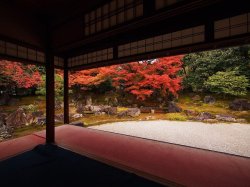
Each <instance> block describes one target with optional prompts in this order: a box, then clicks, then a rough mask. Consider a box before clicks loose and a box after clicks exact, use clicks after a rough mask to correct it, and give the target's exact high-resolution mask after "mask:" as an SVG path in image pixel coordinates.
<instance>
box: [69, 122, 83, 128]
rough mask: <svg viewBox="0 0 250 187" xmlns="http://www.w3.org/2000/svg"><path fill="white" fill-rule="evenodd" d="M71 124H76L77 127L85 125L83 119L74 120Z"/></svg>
mask: <svg viewBox="0 0 250 187" xmlns="http://www.w3.org/2000/svg"><path fill="white" fill-rule="evenodd" d="M69 125H74V126H77V127H84V123H83V122H81V121H74V122H71V123H69Z"/></svg>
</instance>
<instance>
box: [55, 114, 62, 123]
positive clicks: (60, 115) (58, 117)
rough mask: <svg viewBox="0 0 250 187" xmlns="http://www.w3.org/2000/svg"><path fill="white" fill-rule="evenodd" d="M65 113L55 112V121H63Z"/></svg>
mask: <svg viewBox="0 0 250 187" xmlns="http://www.w3.org/2000/svg"><path fill="white" fill-rule="evenodd" d="M63 120H64V115H63V114H55V122H63Z"/></svg>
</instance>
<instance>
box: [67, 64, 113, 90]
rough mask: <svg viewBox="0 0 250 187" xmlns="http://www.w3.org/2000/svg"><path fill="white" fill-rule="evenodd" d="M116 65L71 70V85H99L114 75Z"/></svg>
mask: <svg viewBox="0 0 250 187" xmlns="http://www.w3.org/2000/svg"><path fill="white" fill-rule="evenodd" d="M113 68H114V66H110V67H102V68H95V69H89V70H81V71H75V72H71V73H70V75H69V86H70V87H71V86H74V85H82V86H85V87H88V86H92V85H99V84H101V83H102V82H104V81H106V80H107V79H108V78H110V77H111V76H112V73H113V72H114V71H113Z"/></svg>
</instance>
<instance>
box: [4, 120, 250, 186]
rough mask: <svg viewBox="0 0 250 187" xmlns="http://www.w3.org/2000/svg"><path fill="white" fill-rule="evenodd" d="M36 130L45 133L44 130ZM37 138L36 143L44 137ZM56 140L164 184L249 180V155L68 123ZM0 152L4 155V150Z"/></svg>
mask: <svg viewBox="0 0 250 187" xmlns="http://www.w3.org/2000/svg"><path fill="white" fill-rule="evenodd" d="M36 134H37V135H39V136H44V132H38V133H36ZM31 136H34V135H31ZM29 138H30V137H29ZM34 139H35V141H34V142H36V143H37V144H39V141H41V140H39V141H37V137H36V138H34ZM11 141H13V140H11ZM29 141H31V139H29ZM17 142H18V141H16V143H17ZM4 143H5V144H8V143H7V142H4ZM1 144H2V143H1ZM1 144H0V149H1V148H2V147H3V146H2V145H1ZM56 144H57V145H59V146H62V147H64V148H68V149H70V150H72V151H75V152H77V153H80V154H83V155H88V156H90V157H92V158H95V159H97V160H99V161H103V162H106V163H109V164H111V165H113V166H117V167H120V168H123V169H126V170H130V171H134V172H136V173H137V174H138V173H139V174H140V175H142V176H147V177H149V178H150V179H154V180H157V181H161V183H164V184H171V182H173V184H181V185H185V186H237V187H239V186H248V185H249V184H250V159H248V158H242V157H236V156H231V155H226V154H221V153H215V152H211V151H205V150H200V149H194V148H188V147H183V146H177V145H172V144H167V143H161V142H156V141H150V140H144V139H140V138H135V137H129V136H124V135H118V134H112V133H108V132H103V131H97V130H92V129H87V128H81V127H75V126H68V125H63V126H60V127H57V128H56ZM9 145H10V144H9ZM19 145H21V144H19ZM12 146H13V144H12ZM29 146H31V144H29ZM29 146H26V147H29ZM5 152H6V151H5ZM0 155H1V156H0V158H1V157H2V151H1V153H0ZM170 181H171V182H170Z"/></svg>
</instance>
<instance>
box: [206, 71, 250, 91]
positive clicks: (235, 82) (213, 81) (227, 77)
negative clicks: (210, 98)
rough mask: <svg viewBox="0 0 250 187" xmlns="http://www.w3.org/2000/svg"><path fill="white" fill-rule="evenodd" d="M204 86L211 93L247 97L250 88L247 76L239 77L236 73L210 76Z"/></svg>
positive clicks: (218, 73)
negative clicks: (249, 87)
mask: <svg viewBox="0 0 250 187" xmlns="http://www.w3.org/2000/svg"><path fill="white" fill-rule="evenodd" d="M204 85H205V86H206V87H207V88H208V90H209V91H211V92H214V93H218V94H221V93H223V94H225V95H233V96H244V95H246V94H247V88H248V86H249V84H248V79H247V78H246V76H245V75H238V74H237V72H236V71H227V72H220V71H219V72H217V73H216V74H214V75H212V76H210V77H209V78H208V80H207V81H206V82H205V84H204Z"/></svg>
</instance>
